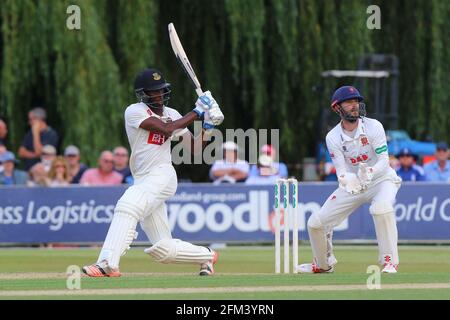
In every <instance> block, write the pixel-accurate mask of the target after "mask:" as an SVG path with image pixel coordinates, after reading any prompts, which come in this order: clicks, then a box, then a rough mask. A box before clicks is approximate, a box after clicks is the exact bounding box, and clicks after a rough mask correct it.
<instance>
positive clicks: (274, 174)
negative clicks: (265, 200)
mask: <svg viewBox="0 0 450 320" xmlns="http://www.w3.org/2000/svg"><path fill="white" fill-rule="evenodd" d="M257 174H258V175H251V176H250V175H249V177H248V178H247V180H246V181H245V183H246V184H271V185H274V184H275V183H276V182H277V180H278V179H279V178H281V176H280V172H279V166H276V162H274V161H273V159H272V157H271V156H269V155H267V154H261V155H260V156H259V158H258V166H257Z"/></svg>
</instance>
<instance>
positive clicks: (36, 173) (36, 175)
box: [27, 162, 50, 187]
mask: <svg viewBox="0 0 450 320" xmlns="http://www.w3.org/2000/svg"><path fill="white" fill-rule="evenodd" d="M27 185H28V186H29V187H48V186H49V185H50V179H49V178H48V176H47V171H45V167H44V165H43V164H42V163H41V162H38V163H36V164H35V165H34V166H32V167H31V169H30V180H28V183H27Z"/></svg>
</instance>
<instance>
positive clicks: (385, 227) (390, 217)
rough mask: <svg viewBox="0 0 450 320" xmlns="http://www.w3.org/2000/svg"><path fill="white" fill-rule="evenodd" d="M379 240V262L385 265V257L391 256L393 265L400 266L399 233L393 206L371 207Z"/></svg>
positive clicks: (380, 205)
mask: <svg viewBox="0 0 450 320" xmlns="http://www.w3.org/2000/svg"><path fill="white" fill-rule="evenodd" d="M370 213H371V214H372V217H373V221H374V224H375V233H376V236H377V240H378V250H379V256H378V261H379V263H380V264H383V262H384V261H383V257H384V256H385V255H391V257H392V263H393V264H398V263H399V257H398V248H397V241H398V232H397V224H396V221H395V215H394V209H393V207H392V205H388V204H380V203H375V204H373V205H372V206H371V207H370Z"/></svg>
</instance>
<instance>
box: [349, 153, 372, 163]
mask: <svg viewBox="0 0 450 320" xmlns="http://www.w3.org/2000/svg"><path fill="white" fill-rule="evenodd" d="M367 159H369V157H368V156H367V155H366V154H363V155H360V156H357V157H356V158H350V161H351V162H352V164H357V163H358V162H363V161H366V160H367Z"/></svg>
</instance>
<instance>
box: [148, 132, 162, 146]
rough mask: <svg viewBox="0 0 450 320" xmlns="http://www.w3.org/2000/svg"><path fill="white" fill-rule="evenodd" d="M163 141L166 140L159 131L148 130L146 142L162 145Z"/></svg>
mask: <svg viewBox="0 0 450 320" xmlns="http://www.w3.org/2000/svg"><path fill="white" fill-rule="evenodd" d="M164 142H166V137H165V136H164V135H163V134H161V133H159V132H150V134H149V135H148V141H147V143H149V144H157V145H162V144H163V143H164Z"/></svg>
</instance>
